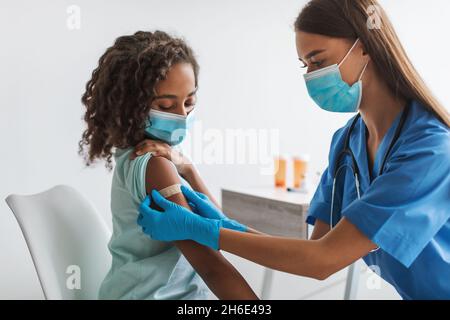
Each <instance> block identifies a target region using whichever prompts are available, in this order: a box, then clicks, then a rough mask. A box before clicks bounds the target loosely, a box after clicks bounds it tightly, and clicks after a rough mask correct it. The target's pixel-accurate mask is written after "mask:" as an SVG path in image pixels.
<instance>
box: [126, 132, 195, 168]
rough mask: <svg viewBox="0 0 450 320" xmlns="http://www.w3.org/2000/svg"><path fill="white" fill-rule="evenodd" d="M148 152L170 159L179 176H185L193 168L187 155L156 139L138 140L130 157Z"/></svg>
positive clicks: (132, 158) (133, 157)
mask: <svg viewBox="0 0 450 320" xmlns="http://www.w3.org/2000/svg"><path fill="white" fill-rule="evenodd" d="M148 152H151V153H152V155H153V156H154V157H164V158H166V159H167V160H169V161H172V163H173V164H174V165H175V167H176V168H177V171H178V173H179V174H180V175H181V176H185V175H186V174H187V173H189V172H190V170H193V165H192V163H191V162H190V161H189V159H188V158H187V157H185V156H183V154H182V153H181V152H179V151H177V150H175V149H173V148H172V147H171V146H170V145H168V144H167V143H165V142H162V141H158V140H151V139H146V140H144V141H142V142H140V143H139V144H138V145H137V146H136V147H135V148H134V150H133V152H132V153H131V155H130V159H131V160H134V159H135V158H137V157H139V156H141V155H143V154H146V153H148Z"/></svg>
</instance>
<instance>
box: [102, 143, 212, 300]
mask: <svg viewBox="0 0 450 320" xmlns="http://www.w3.org/2000/svg"><path fill="white" fill-rule="evenodd" d="M132 151H133V149H132V148H129V149H117V150H116V152H115V154H114V158H115V162H116V166H115V169H114V176H113V180H112V188H111V212H112V224H113V234H112V237H111V240H110V242H109V244H108V248H109V250H110V252H111V255H112V265H111V269H110V270H109V272H108V274H107V275H106V277H105V279H104V280H103V282H102V284H101V287H100V291H99V299H157V300H161V299H182V300H185V299H189V300H190V299H207V298H208V296H209V294H210V291H209V289H208V287H207V286H206V284H205V283H204V282H203V280H202V279H201V277H200V276H199V275H198V274H197V273H196V272H195V270H194V269H193V268H192V266H191V265H190V264H189V262H188V261H187V260H186V258H185V257H184V256H183V255H182V254H181V252H180V251H179V250H178V248H177V247H175V246H174V245H173V244H172V243H168V242H161V241H156V240H153V239H151V238H150V237H149V236H147V235H146V234H144V233H143V232H142V230H141V228H140V227H139V226H138V225H137V223H136V219H137V216H138V214H139V212H138V207H139V205H140V204H141V202H142V201H143V200H144V198H145V197H146V189H145V176H146V169H147V163H148V160H149V159H150V157H151V154H149V153H147V154H145V155H142V156H140V157H138V158H136V159H134V160H130V159H129V156H130V154H131V152H132ZM182 182H183V183H184V184H187V182H186V181H184V180H182Z"/></svg>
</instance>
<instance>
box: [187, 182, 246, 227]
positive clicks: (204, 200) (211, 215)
mask: <svg viewBox="0 0 450 320" xmlns="http://www.w3.org/2000/svg"><path fill="white" fill-rule="evenodd" d="M181 191H182V192H183V194H184V196H185V197H186V199H187V200H188V202H189V205H191V207H193V210H194V212H195V213H197V214H199V215H200V216H202V217H204V218H208V219H215V220H220V221H222V226H223V227H224V228H227V229H231V230H235V231H241V232H247V229H248V228H247V226H245V225H243V224H241V223H239V222H237V221H235V220H232V219H229V218H228V217H227V216H226V215H225V214H223V212H222V211H220V210H219V209H218V208H217V207H216V206H215V205H214V204H213V203H212V202H211V200H209V198H208V197H207V196H206V195H205V194H203V193H200V192H196V191H194V190H192V189H190V188H188V187H186V186H184V185H183V186H181Z"/></svg>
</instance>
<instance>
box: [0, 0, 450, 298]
mask: <svg viewBox="0 0 450 320" xmlns="http://www.w3.org/2000/svg"><path fill="white" fill-rule="evenodd" d="M304 3H305V1H300V0H296V1H293V0H283V1H276V0H263V1H261V0H247V1H237V0H235V1H218V0H216V1H210V0H191V1H182V0H165V1H138V0H132V1H117V0H116V1H106V0H96V1H87V0H74V1H56V0H54V1H50V0H41V1H31V0H30V1H23V0H22V1H16V0H15V1H12V0H1V1H0V30H1V31H0V32H1V44H2V46H1V48H2V49H1V50H0V70H1V74H2V77H1V79H0V88H1V90H0V101H1V104H0V106H1V107H0V108H1V109H0V110H1V111H0V124H1V127H0V137H1V138H0V139H1V145H2V150H3V151H2V156H1V158H0V159H1V160H0V162H1V163H0V177H1V178H0V179H1V180H0V181H1V182H0V198H1V199H4V198H5V197H6V196H7V195H8V194H11V193H17V194H29V193H37V192H40V191H43V190H45V189H48V188H50V187H51V186H53V185H55V184H61V183H64V184H70V185H72V186H74V187H75V188H77V189H79V190H80V191H82V192H83V193H84V194H86V195H87V196H88V197H89V198H90V199H91V200H92V201H93V202H94V203H95V205H96V206H97V208H98V209H99V211H100V212H101V213H102V215H103V216H104V217H105V219H106V220H107V221H108V222H109V220H110V217H109V215H110V212H109V200H110V199H109V189H110V183H111V174H110V173H108V172H107V171H106V170H105V169H104V167H103V166H102V164H99V165H98V166H96V167H94V168H91V169H86V168H84V167H83V163H82V161H81V159H80V158H79V157H78V155H77V143H78V141H79V139H80V135H81V132H82V130H83V123H82V121H81V116H82V113H83V109H82V106H81V103H80V97H81V94H82V93H83V88H84V86H85V83H86V81H87V80H88V78H89V76H90V73H91V71H92V69H93V68H94V67H95V66H96V64H97V61H98V58H99V56H100V55H101V54H102V53H103V52H104V50H105V49H106V47H107V46H109V45H111V44H112V43H113V41H114V39H115V38H116V37H117V36H119V35H123V34H130V33H133V32H135V31H136V30H154V29H162V30H166V31H169V32H172V33H174V34H176V35H181V36H184V37H185V38H186V39H187V40H188V42H189V43H190V44H191V45H192V47H193V48H194V50H195V51H196V53H197V55H198V56H199V62H200V65H201V78H200V92H199V98H200V100H199V104H198V106H199V108H198V111H199V113H198V117H199V118H200V119H203V120H204V125H205V126H207V127H208V128H218V129H225V128H234V129H239V128H254V129H261V128H262V129H271V128H275V129H279V130H280V138H281V141H282V143H281V152H283V153H291V154H293V153H309V154H310V155H311V156H312V170H313V171H318V170H323V168H324V167H325V165H326V155H327V152H328V146H329V142H330V139H331V135H332V133H333V132H334V130H336V129H337V128H338V127H339V126H341V125H342V124H343V123H344V122H345V121H346V119H347V118H348V116H337V115H332V114H328V113H325V112H322V111H320V110H319V109H318V108H317V107H315V106H314V105H313V104H312V103H311V102H310V100H309V98H308V97H307V94H306V90H305V87H304V84H303V80H302V73H301V70H300V68H299V63H298V61H297V57H296V51H295V43H294V32H293V29H292V23H293V21H294V19H295V17H296V15H297V13H298V11H299V9H300V8H301V7H302V5H303V4H304ZM382 3H383V5H384V6H385V8H386V10H387V11H388V12H389V14H390V16H391V18H392V20H393V22H394V24H395V26H396V27H397V30H398V32H399V34H400V37H401V39H402V40H403V42H404V45H405V47H406V49H407V51H408V52H409V54H410V56H411V58H412V60H413V61H414V63H415V65H416V67H417V69H418V70H419V71H420V72H421V74H422V75H423V77H424V78H425V80H426V81H427V82H428V83H429V85H430V86H431V88H432V89H433V90H434V92H435V93H436V95H437V96H438V97H439V98H440V100H441V101H442V102H443V103H444V104H446V105H447V106H449V105H450V91H449V90H448V77H447V75H448V74H450V65H449V61H448V58H447V53H448V51H449V49H450V46H449V44H448V42H447V41H444V38H445V39H446V38H447V37H448V33H449V31H450V27H449V26H448V22H447V20H446V17H445V14H446V13H447V12H449V11H450V2H448V1H447V0H430V1H420V0H390V1H388V0H384V1H382ZM70 5H77V6H79V8H80V9H81V29H80V30H69V28H67V26H66V20H67V18H68V14H67V12H66V10H67V8H68V7H69V6H70ZM200 170H201V172H202V173H203V175H204V177H205V179H206V181H207V182H208V183H209V185H210V187H211V189H212V190H213V192H214V193H215V194H217V195H219V190H220V187H221V186H224V185H257V184H270V183H271V182H272V178H271V177H270V176H263V175H260V174H259V167H258V166H257V165H209V166H206V165H201V166H200ZM0 249H1V250H0V298H3V299H5V298H6V299H12V298H40V297H41V295H40V291H39V288H38V283H37V280H36V276H35V274H34V270H33V268H32V264H31V260H30V257H29V255H28V253H27V250H26V247H25V243H24V241H23V237H22V235H21V233H20V231H19V228H18V226H17V223H16V222H15V220H14V219H13V217H12V214H11V212H10V211H9V209H8V207H7V206H6V204H5V203H4V202H3V201H2V202H0ZM243 268H247V269H245V274H248V275H249V276H250V275H251V274H254V273H253V272H252V270H253V269H252V268H256V267H254V266H252V265H249V264H245V265H244V264H243ZM254 281H255V282H256V281H257V279H254ZM285 289H286V288H284V287H282V288H280V289H279V290H280V291H279V292H280V294H279V295H277V294H276V293H275V296H274V297H275V298H276V297H289V295H287V294H286V292H285V291H284V290H285ZM281 292H282V294H281ZM296 295H297V296H298V295H299V293H296ZM297 296H291V297H292V298H295V297H297ZM336 298H340V296H336Z"/></svg>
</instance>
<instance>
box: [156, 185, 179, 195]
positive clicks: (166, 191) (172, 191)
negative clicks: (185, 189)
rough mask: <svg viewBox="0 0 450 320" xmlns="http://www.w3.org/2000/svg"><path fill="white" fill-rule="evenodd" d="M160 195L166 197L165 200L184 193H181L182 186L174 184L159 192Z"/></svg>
mask: <svg viewBox="0 0 450 320" xmlns="http://www.w3.org/2000/svg"><path fill="white" fill-rule="evenodd" d="M159 193H160V194H161V195H162V196H163V197H164V198H169V197H171V196H173V195H175V194H179V193H182V192H181V184H174V185H171V186H169V187H167V188H164V189H162V190H159Z"/></svg>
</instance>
